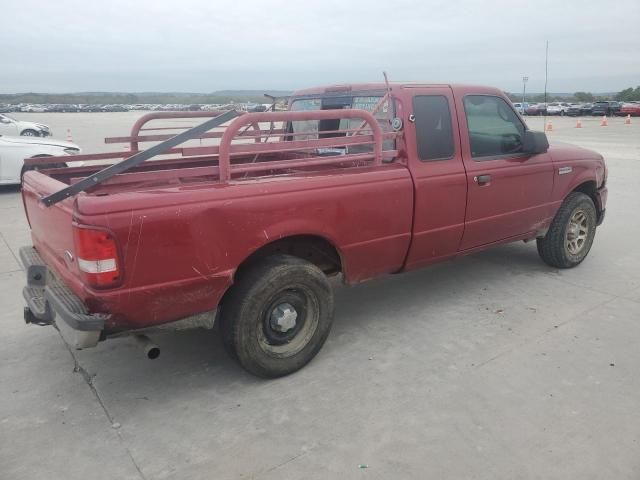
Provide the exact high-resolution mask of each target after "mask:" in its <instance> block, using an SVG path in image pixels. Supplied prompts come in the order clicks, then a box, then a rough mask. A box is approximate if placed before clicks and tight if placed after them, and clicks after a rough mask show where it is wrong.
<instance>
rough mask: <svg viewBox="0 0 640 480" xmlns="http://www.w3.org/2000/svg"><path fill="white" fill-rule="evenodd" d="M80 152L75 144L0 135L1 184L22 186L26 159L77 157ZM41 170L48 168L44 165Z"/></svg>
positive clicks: (78, 164) (80, 163)
mask: <svg viewBox="0 0 640 480" xmlns="http://www.w3.org/2000/svg"><path fill="white" fill-rule="evenodd" d="M80 151H81V150H80V147H79V146H78V145H76V144H75V143H71V142H65V141H62V140H54V139H51V138H48V139H44V138H42V139H41V138H25V137H7V136H4V135H0V184H1V185H14V184H20V182H21V180H22V174H23V173H24V172H25V171H26V170H27V169H26V168H25V166H24V159H25V158H33V157H53V156H59V155H76V154H78V153H80ZM81 165H82V162H74V166H81ZM56 166H65V165H56ZM40 168H47V166H46V165H42V166H41V167H40Z"/></svg>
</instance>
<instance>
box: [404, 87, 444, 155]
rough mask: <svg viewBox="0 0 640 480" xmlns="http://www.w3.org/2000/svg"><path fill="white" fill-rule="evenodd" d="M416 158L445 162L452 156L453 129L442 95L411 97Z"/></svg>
mask: <svg viewBox="0 0 640 480" xmlns="http://www.w3.org/2000/svg"><path fill="white" fill-rule="evenodd" d="M413 114H414V116H415V125H416V142H417V147H418V158H420V160H423V161H432V160H446V159H448V158H451V157H452V156H453V151H454V146H453V129H452V127H451V112H450V111H449V101H448V100H447V97H445V96H444V95H416V96H415V97H413Z"/></svg>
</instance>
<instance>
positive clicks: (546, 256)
mask: <svg viewBox="0 0 640 480" xmlns="http://www.w3.org/2000/svg"><path fill="white" fill-rule="evenodd" d="M596 223H597V212H596V207H595V205H594V204H593V200H591V198H589V196H588V195H585V194H584V193H581V192H573V193H571V194H570V195H569V196H568V197H567V198H566V199H565V201H564V202H563V203H562V205H561V206H560V209H559V210H558V212H557V213H556V216H555V217H554V219H553V221H552V222H551V226H550V227H549V230H548V231H547V234H546V235H545V236H544V237H543V238H538V239H537V241H536V243H537V246H538V254H539V255H540V257H541V258H542V260H543V261H544V262H545V263H547V264H548V265H551V266H552V267H556V268H571V267H575V266H576V265H578V264H580V263H581V262H582V261H583V260H584V259H585V258H586V256H587V254H588V253H589V250H591V245H592V244H593V239H594V237H595V234H596Z"/></svg>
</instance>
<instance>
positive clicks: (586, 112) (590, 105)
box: [580, 103, 593, 115]
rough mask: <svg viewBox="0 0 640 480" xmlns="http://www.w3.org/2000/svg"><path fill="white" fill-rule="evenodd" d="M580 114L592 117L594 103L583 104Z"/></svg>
mask: <svg viewBox="0 0 640 480" xmlns="http://www.w3.org/2000/svg"><path fill="white" fill-rule="evenodd" d="M580 110H581V111H580V113H581V114H582V115H591V111H592V110H593V103H583V104H582V105H581V106H580Z"/></svg>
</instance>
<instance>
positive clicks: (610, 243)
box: [0, 114, 640, 480]
mask: <svg viewBox="0 0 640 480" xmlns="http://www.w3.org/2000/svg"><path fill="white" fill-rule="evenodd" d="M68 115H76V117H77V118H76V120H73V121H82V122H85V123H89V122H87V121H86V120H83V119H82V116H80V115H79V114H59V115H58V116H53V115H52V117H51V120H50V122H49V123H51V124H53V123H54V120H55V121H56V122H60V124H62V123H63V122H70V121H72V120H70V119H71V117H68ZM87 115H89V117H90V118H95V119H98V118H99V120H100V122H103V123H105V124H106V123H108V121H109V120H108V119H105V118H102V117H104V116H106V117H107V118H108V115H115V116H114V117H113V121H114V122H122V119H123V116H122V115H120V114H104V115H102V114H87ZM101 115H102V116H101ZM98 116H101V117H98ZM127 118H128V119H130V118H133V117H130V118H129V117H127ZM635 120H636V119H634V121H635ZM96 121H97V120H96ZM527 121H528V123H529V124H530V125H531V126H532V127H533V128H538V129H541V128H542V123H543V120H542V119H541V118H531V119H528V120H527ZM622 122H623V120H622V119H610V121H609V127H599V126H598V124H599V119H590V118H589V119H583V122H582V123H583V128H582V129H576V128H574V125H575V119H566V118H554V119H553V127H554V130H553V131H552V132H550V133H549V137H550V139H551V141H552V142H555V141H566V142H572V143H576V144H578V145H583V146H585V147H587V148H593V149H595V150H597V151H599V152H600V153H602V154H603V155H604V156H605V158H606V159H607V161H608V166H609V170H610V174H609V192H610V193H609V203H608V207H607V218H606V221H605V223H604V225H603V226H602V228H600V229H599V230H598V233H597V235H596V240H595V243H594V246H593V249H592V251H591V253H590V256H589V258H587V260H586V261H585V262H584V263H583V264H582V265H580V266H579V267H578V268H576V269H573V270H568V271H567V270H563V271H559V270H555V269H552V268H549V267H547V266H545V265H544V264H542V263H541V261H540V260H539V259H538V256H537V253H536V248H535V245H533V244H524V243H517V244H511V245H505V246H502V247H498V248H495V249H493V250H490V251H488V252H484V253H480V254H476V255H472V256H469V257H466V258H462V259H459V260H457V261H454V262H448V263H445V264H440V265H436V266H434V267H432V268H429V269H426V270H423V271H418V272H413V273H409V274H404V275H398V276H392V277H388V278H384V279H378V280H374V281H372V282H368V283H365V284H362V285H359V286H356V287H341V288H338V291H337V305H336V318H335V324H334V329H333V331H332V333H331V335H330V337H329V340H328V341H327V344H326V345H325V347H324V349H323V350H322V351H321V352H320V354H319V355H318V357H317V358H316V359H315V360H314V361H313V362H312V363H311V364H309V365H308V366H307V367H305V368H304V369H303V370H301V371H300V372H298V373H296V374H294V375H291V376H289V377H286V378H282V379H278V380H272V381H264V380H259V379H256V378H254V377H252V376H250V375H248V374H247V373H245V372H244V371H243V370H242V369H241V368H240V367H238V366H237V365H236V364H235V363H234V362H233V361H232V360H230V359H229V358H228V357H227V356H226V354H225V353H224V351H223V349H222V347H221V346H220V342H219V339H218V338H217V333H216V332H201V331H192V332H186V333H181V334H167V335H164V336H158V337H154V340H156V342H157V343H158V344H160V345H161V346H162V349H163V351H162V356H161V357H160V358H159V359H158V360H155V361H153V362H151V361H148V360H145V359H143V355H142V353H141V352H140V351H139V349H138V348H137V347H136V346H135V345H134V344H133V342H131V341H128V340H126V339H122V340H112V341H109V342H105V343H103V344H100V345H99V346H98V347H97V348H95V349H92V350H86V351H81V352H71V351H69V350H68V349H67V347H66V346H65V345H64V343H63V342H62V341H61V339H60V338H59V336H58V335H57V334H56V332H55V330H53V329H52V328H48V327H47V328H43V327H34V326H28V327H27V326H25V325H24V323H23V322H22V319H21V310H22V299H21V295H20V290H21V288H22V284H23V281H24V280H23V274H22V272H21V271H20V270H19V266H18V265H17V261H16V258H15V255H16V252H17V248H18V247H19V246H20V245H22V244H25V243H27V242H28V227H27V224H26V222H25V220H24V217H23V213H22V209H21V202H20V197H19V192H18V191H17V190H16V189H4V190H2V191H1V192H0V216H1V221H0V234H1V236H2V238H0V300H1V305H2V306H3V308H2V310H1V311H0V325H1V326H2V331H3V341H2V343H1V346H0V357H1V363H0V386H1V388H2V395H0V465H1V466H2V467H1V468H0V472H1V473H0V478H7V479H11V480H17V479H30V480H31V479H34V478H51V479H57V478H65V479H76V478H77V479H87V478H105V479H106V478H110V479H111V478H119V479H120V478H144V479H192V478H193V479H200V478H215V479H235V478H256V479H261V480H263V479H300V478H305V479H323V478H361V477H362V478H364V477H367V476H369V477H370V478H376V479H383V478H398V479H413V478H415V479H424V478H476V479H491V480H496V479H514V478H518V479H534V478H544V479H562V480H566V479H578V478H580V479H582V478H585V479H589V478H594V479H595V478H598V479H600V478H612V479H613V478H614V479H616V480H621V479H633V480H636V479H637V478H640V457H639V456H638V455H637V452H638V448H640V416H638V415H637V405H638V404H639V402H640V377H639V376H638V369H637V365H638V363H639V362H640V349H639V348H638V339H639V338H640V322H638V319H640V268H639V267H640V253H639V252H638V246H637V239H638V238H640V222H639V221H638V218H639V215H638V212H639V211H640V189H639V188H638V187H637V185H636V183H637V179H638V178H640V162H639V156H640V120H637V121H635V122H634V124H633V125H631V126H624V125H623V124H622ZM129 126H130V123H124V124H121V123H118V124H117V125H110V126H109V127H108V128H109V129H111V130H110V131H114V133H113V134H121V133H124V132H126V131H127V130H128V128H129ZM70 128H75V127H73V126H72V127H70ZM54 129H55V126H54ZM72 131H73V130H72ZM76 131H81V129H79V128H78V129H76ZM74 139H75V140H76V141H77V142H78V143H80V144H81V146H83V147H84V148H85V149H88V150H95V149H96V148H98V147H99V145H97V144H91V145H89V144H90V143H91V142H94V140H90V139H87V141H86V142H85V141H84V139H83V138H82V137H81V136H77V137H76V138H74ZM359 465H366V466H367V468H359Z"/></svg>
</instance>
